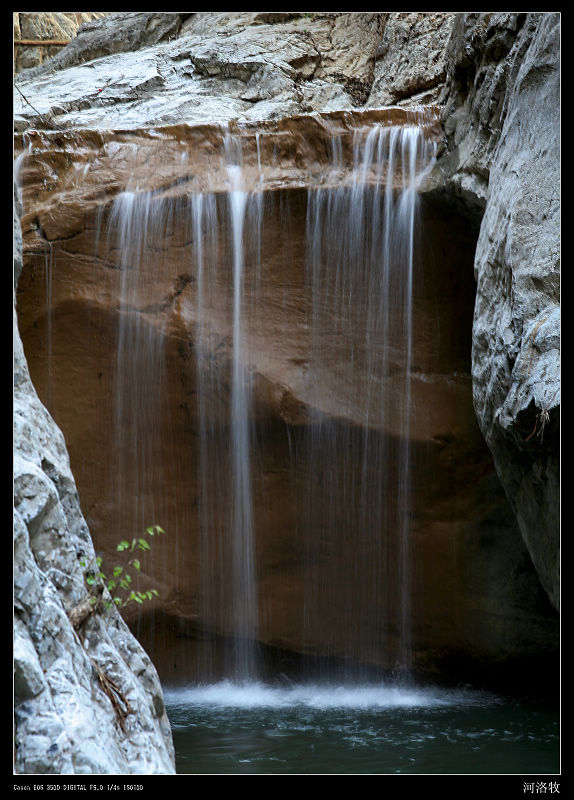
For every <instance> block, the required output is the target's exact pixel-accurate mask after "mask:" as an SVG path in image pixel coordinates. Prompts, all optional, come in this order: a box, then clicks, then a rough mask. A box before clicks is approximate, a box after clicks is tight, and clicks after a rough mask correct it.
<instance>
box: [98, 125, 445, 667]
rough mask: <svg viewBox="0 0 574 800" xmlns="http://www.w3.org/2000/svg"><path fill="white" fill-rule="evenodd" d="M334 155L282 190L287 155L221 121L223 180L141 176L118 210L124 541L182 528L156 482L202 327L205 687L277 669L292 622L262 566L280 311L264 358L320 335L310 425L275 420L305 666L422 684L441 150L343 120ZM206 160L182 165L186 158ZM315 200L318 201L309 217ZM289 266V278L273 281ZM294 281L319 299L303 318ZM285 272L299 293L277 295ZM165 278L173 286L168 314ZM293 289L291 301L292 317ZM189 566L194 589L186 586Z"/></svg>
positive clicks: (198, 507)
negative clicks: (429, 378) (268, 409)
mask: <svg viewBox="0 0 574 800" xmlns="http://www.w3.org/2000/svg"><path fill="white" fill-rule="evenodd" d="M325 127H326V129H327V131H328V130H329V126H328V124H326V125H325ZM283 141H285V140H283ZM327 143H328V146H329V148H330V159H329V161H328V164H327V165H326V167H325V168H324V169H323V171H322V172H321V173H320V174H318V175H315V177H314V178H313V179H310V180H309V181H307V183H306V186H305V188H302V187H301V186H298V187H297V188H296V189H293V188H292V187H289V186H287V187H283V186H280V187H279V190H277V191H271V190H270V189H269V183H268V171H271V172H272V170H273V168H274V161H273V158H274V155H273V153H274V151H273V149H272V148H270V147H269V146H268V142H267V141H266V132H265V131H261V132H259V131H258V132H257V133H256V134H255V136H252V137H251V140H249V135H245V134H244V133H242V132H241V130H239V131H238V132H237V131H234V132H233V133H232V131H231V130H230V129H228V128H226V129H222V130H221V136H220V140H219V152H218V153H216V151H215V150H214V155H213V159H214V162H213V163H214V169H213V176H215V174H216V173H217V170H218V169H219V172H218V173H217V178H216V177H213V185H211V184H210V180H207V181H205V180H202V181H200V180H199V178H198V177H197V175H195V174H194V173H193V171H191V172H190V173H189V177H188V178H186V180H185V182H183V183H184V185H183V188H177V184H176V182H175V181H174V182H173V184H172V185H173V186H175V187H176V188H177V191H173V192H172V191H171V190H170V187H169V186H168V187H167V188H166V187H164V188H163V189H161V190H157V189H155V190H154V189H140V188H139V186H138V180H139V178H140V177H141V176H142V175H144V176H145V171H142V166H141V164H139V165H138V164H136V163H135V162H134V171H133V176H132V184H131V185H129V186H126V187H125V189H124V191H122V192H120V193H119V194H118V195H117V196H116V198H115V200H114V201H113V203H112V205H111V210H110V212H109V214H108V220H107V225H108V235H107V238H108V240H109V242H113V244H112V245H109V246H110V247H111V252H112V253H113V256H114V259H115V267H116V271H117V272H118V275H119V290H118V295H119V308H118V313H119V320H120V322H119V326H118V335H117V344H116V390H115V397H114V413H113V418H114V421H115V422H114V425H115V429H116V446H117V453H118V455H117V475H118V479H117V505H118V509H121V513H119V514H118V519H119V520H120V522H119V527H120V529H121V526H122V522H121V519H124V518H127V517H129V518H130V519H131V520H136V525H137V526H139V527H140V528H144V527H145V526H147V525H148V524H150V523H153V522H159V523H162V524H163V519H162V514H163V513H164V509H163V507H162V506H161V504H160V505H159V506H158V504H157V502H156V501H154V491H153V484H154V481H157V482H158V485H159V483H160V482H161V480H160V476H159V475H158V473H157V470H159V469H160V466H158V465H159V463H160V459H158V458H156V451H155V449H154V448H158V447H161V446H162V444H161V440H162V437H163V439H164V440H165V439H166V437H167V436H172V434H171V433H170V431H169V426H170V420H169V415H170V413H172V412H170V411H169V402H168V401H167V400H166V397H165V395H167V393H168V389H166V388H165V383H166V381H167V380H168V379H169V374H170V366H169V364H168V360H169V357H168V353H167V352H166V349H165V347H166V345H165V341H166V337H167V336H168V335H169V334H168V332H167V331H166V329H165V327H166V325H168V324H172V323H169V322H168V320H169V319H170V316H169V314H172V319H174V320H176V321H177V323H178V325H179V324H181V325H182V330H185V332H186V333H185V336H184V339H183V341H182V342H181V343H180V345H179V349H180V350H181V351H182V352H185V353H186V354H190V355H191V354H192V358H191V359H189V361H187V358H188V356H187V355H186V364H187V366H186V369H189V370H190V373H189V375H186V376H185V380H186V381H187V383H186V385H187V386H188V387H189V392H190V394H189V396H190V398H192V400H193V405H190V410H189V414H190V416H189V423H188V425H189V426H190V428H192V429H193V430H194V431H195V432H196V433H195V434H194V436H195V437H196V438H195V445H194V447H195V451H194V452H195V454H196V456H195V460H194V461H191V462H190V466H188V467H186V468H187V469H190V470H191V472H190V473H189V481H188V482H189V487H190V488H189V494H190V496H189V497H186V498H185V504H186V512H185V514H184V512H181V514H179V512H178V517H177V519H178V522H177V527H176V531H175V543H174V546H175V549H176V552H177V547H178V541H181V540H182V537H186V538H187V537H190V536H192V535H193V536H195V535H196V534H195V533H194V531H196V532H197V547H196V548H195V550H194V559H196V560H197V564H198V566H197V579H196V585H195V584H194V588H193V591H192V594H191V596H192V598H193V603H194V606H193V616H194V617H195V618H196V619H197V622H196V623H195V628H196V630H197V632H198V638H199V641H200V642H201V643H202V645H201V647H199V648H196V649H195V650H194V653H195V656H194V657H195V658H196V660H198V661H201V665H200V666H199V667H198V669H197V671H198V672H199V673H200V674H201V675H203V676H204V678H205V679H207V680H211V679H214V678H216V677H222V676H224V677H229V678H231V679H233V680H235V681H238V682H244V681H246V680H249V679H253V678H256V677H258V676H260V675H261V676H262V675H263V673H264V668H263V662H264V658H263V656H262V654H261V652H260V650H259V645H258V642H259V641H260V640H264V636H263V635H262V631H263V629H264V626H265V625H266V624H267V623H268V622H269V618H270V617H272V616H273V614H274V613H277V609H276V606H274V605H273V603H269V602H268V600H269V598H268V597H267V596H266V595H265V592H266V591H268V590H269V586H270V583H269V581H270V578H269V575H268V573H267V572H266V568H265V566H264V564H265V561H264V558H266V557H267V558H268V557H269V556H268V555H267V553H266V552H265V553H264V554H263V555H262V553H263V551H264V550H265V547H267V548H269V545H268V543H267V542H268V540H269V537H272V536H273V531H272V530H269V529H265V528H264V526H265V525H268V524H269V522H268V521H267V522H265V521H264V518H265V520H269V519H273V509H270V505H271V504H272V501H271V500H270V499H268V498H267V495H266V492H267V488H266V482H265V480H264V479H263V477H262V474H263V473H262V466H261V464H262V462H263V461H264V460H265V458H268V457H269V456H267V455H266V451H265V447H267V446H268V445H267V443H266V438H265V437H266V436H267V434H268V429H267V428H265V427H264V426H265V425H266V424H270V425H271V423H261V422H258V421H257V420H258V416H257V414H258V413H259V412H258V410H257V409H256V408H255V404H257V403H259V404H260V405H261V404H262V403H263V405H264V406H265V403H267V402H268V400H267V399H266V398H267V394H265V393H266V392H267V391H268V390H267V389H265V387H266V386H268V385H273V384H272V379H271V378H269V377H268V376H267V375H266V374H265V372H264V368H262V366H261V363H262V361H261V359H262V356H261V345H262V337H264V336H265V335H267V334H263V333H262V332H261V331H260V330H259V325H260V321H261V320H262V319H263V318H264V316H265V305H266V304H268V303H269V302H271V301H272V302H273V303H274V304H277V305H274V308H276V310H277V315H278V316H277V321H276V325H275V329H276V330H277V331H279V333H278V334H277V333H276V332H275V329H274V330H273V331H272V332H271V335H272V336H273V337H275V338H273V339H272V341H271V342H270V343H268V342H266V341H263V345H264V349H265V347H268V348H271V349H273V348H275V349H276V348H277V347H280V346H281V336H282V330H283V327H282V326H284V325H285V324H286V322H287V324H288V322H289V313H293V314H294V315H297V325H298V326H299V327H300V329H301V330H304V331H305V334H304V336H302V339H301V341H300V343H299V344H298V347H299V349H300V351H301V352H300V357H298V358H297V359H293V360H294V361H296V362H297V363H301V364H303V366H302V367H301V370H302V375H303V378H302V381H301V384H300V386H299V387H298V388H297V391H298V392H299V394H300V396H301V398H302V403H303V404H304V406H305V408H306V409H307V412H308V415H307V417H306V419H305V421H304V422H303V423H296V424H295V423H292V422H291V421H290V420H289V419H288V418H286V420H285V422H282V421H281V419H280V418H277V417H275V418H274V420H273V423H272V428H269V430H272V436H274V437H276V438H275V440H274V441H276V442H279V444H277V447H283V446H284V447H285V449H284V451H283V452H285V453H286V458H287V459H288V462H289V463H288V466H287V469H286V471H285V473H284V474H285V480H286V482H288V483H289V484H290V486H291V487H292V489H291V492H292V497H291V503H292V508H290V509H288V510H286V512H285V513H286V514H287V516H288V517H289V523H288V524H289V525H292V529H291V533H290V536H291V538H292V544H291V545H290V547H291V549H292V551H293V553H295V555H294V556H293V559H294V566H292V568H291V569H292V575H293V583H292V584H289V586H288V587H287V590H288V591H289V592H291V593H294V592H299V588H298V587H301V590H300V599H299V595H297V599H296V603H295V605H294V607H293V608H294V610H293V612H292V618H291V619H289V625H290V626H291V627H292V628H293V629H297V630H298V631H299V633H298V634H297V635H298V637H299V642H298V644H299V646H300V648H301V652H306V649H307V643H311V648H312V652H313V654H316V653H320V655H321V659H320V660H321V662H322V663H324V664H328V663H329V662H331V661H333V660H338V661H342V662H344V663H345V664H346V665H347V668H346V671H347V675H348V677H350V678H357V679H360V678H362V677H363V675H362V672H361V670H362V665H365V664H366V665H369V664H380V663H382V662H384V663H387V664H391V665H392V666H393V667H396V668H397V670H399V671H400V672H401V674H404V673H405V672H406V671H408V669H409V666H410V663H411V582H412V576H411V561H412V558H411V545H410V517H409V515H410V491H411V488H410V472H411V453H410V445H409V440H410V425H411V417H412V414H413V413H414V409H413V400H412V392H411V373H412V370H413V363H412V362H413V331H412V304H413V286H414V285H415V282H416V265H417V252H418V250H417V231H418V224H417V214H418V199H417V198H418V193H417V189H418V184H419V182H420V180H421V179H422V176H423V175H424V174H425V171H426V170H427V169H428V168H429V166H430V164H431V163H432V159H433V155H434V143H433V142H432V140H431V139H430V138H428V137H427V134H426V132H425V131H424V128H423V126H418V125H416V124H412V123H411V124H404V123H403V124H400V125H393V124H388V123H386V124H372V125H368V126H364V127H353V128H351V129H350V130H348V129H345V128H344V126H343V129H341V128H340V127H339V128H334V129H333V131H332V135H330V136H329V137H328V138H327ZM247 145H248V146H247ZM189 154H190V153H189V152H186V153H182V155H181V164H184V162H185V163H188V162H189V161H190V159H189V158H188V156H189ZM218 159H219V161H218ZM191 169H192V166H190V170H191ZM222 175H223V176H224V178H223V182H222V180H221V176H222ZM295 206H297V208H301V209H303V211H302V212H299V211H297V214H299V216H297V214H295V212H294V210H293V209H294V208H295ZM271 219H272V220H273V224H274V225H275V228H274V231H275V232H274V234H273V240H272V242H271V241H270V240H269V231H268V228H267V226H268V224H269V220H271ZM299 220H300V221H299ZM297 237H299V239H297ZM175 239H177V248H176V251H177V252H178V253H181V254H182V255H181V256H180V255H178V258H180V259H181V260H180V261H178V269H179V275H177V277H176V278H175V280H174V273H173V266H172V265H170V263H169V258H168V257H167V256H164V252H165V253H168V252H169V247H170V243H171V242H172V240H175ZM295 240H297V241H295ZM299 240H300V244H298V243H297V242H299ZM297 248H299V249H297ZM292 253H295V255H294V256H293V255H292ZM291 258H298V261H297V262H295V261H291V260H290V259H291ZM271 261H273V263H274V265H275V266H274V269H276V270H277V269H280V272H279V273H277V272H276V273H275V277H272V276H270V269H271V268H270V263H271ZM295 263H297V264H299V263H300V264H301V266H295ZM277 264H279V265H280V266H279V267H277V266H276V265H277ZM170 270H171V272H170ZM295 273H297V277H296V280H298V281H300V282H301V283H302V284H303V286H304V289H303V294H302V295H301V301H300V302H301V304H302V306H304V307H301V308H299V307H297V308H295V307H293V309H292V312H290V311H289V308H290V306H289V296H290V295H289V292H290V288H289V280H295V278H294V277H293V275H294V274H295ZM278 274H279V276H280V278H281V280H282V281H284V283H282V284H281V287H278V286H277V284H276V283H275V284H273V283H272V282H273V280H275V281H277V275H278ZM113 279H114V280H118V277H117V276H114V278H113ZM160 283H161V285H163V286H164V287H169V286H170V285H171V286H172V288H171V289H169V290H168V288H165V289H164V291H165V293H166V295H165V296H164V297H163V298H161V299H159V300H158V299H157V296H155V298H156V299H155V302H153V303H152V302H150V299H149V298H150V297H154V291H153V287H154V286H156V285H159V284H160ZM174 286H175V288H174ZM270 286H271V288H270ZM281 293H282V294H281ZM156 295H157V290H156ZM281 296H283V298H288V299H287V301H284V302H286V305H285V306H284V307H281ZM166 311H169V313H164V312H166ZM162 315H163V316H162ZM182 320H183V322H181V321H182ZM258 348H259V350H258ZM294 374H295V373H294ZM262 387H263V389H262ZM262 391H263V395H262V394H261V392H262ZM262 398H263V399H262ZM185 405H187V404H185ZM262 425H263V427H262ZM282 441H284V442H285V445H282V444H281V442H282ZM134 464H135V468H134ZM162 485H165V482H164V484H162ZM192 487H193V488H192ZM193 494H195V498H192V496H191V495H193ZM162 503H163V500H162ZM166 504H167V500H166ZM128 507H129V508H128ZM166 508H167V505H166ZM189 509H193V514H194V515H195V518H193V519H192V518H191V517H190V516H189ZM186 514H187V515H188V516H186ZM122 515H123V516H122ZM172 534H173V531H172ZM298 542H300V543H301V544H300V546H299V544H297V543H298ZM262 546H263V549H262ZM262 559H263V561H262ZM175 560H176V564H177V566H176V572H177V581H178V582H179V583H178V585H185V583H186V574H185V573H184V572H183V569H184V567H183V566H180V563H179V560H178V559H177V557H176V559H175ZM295 562H296V564H295ZM180 570H182V572H181V573H180ZM165 577H166V580H168V582H169V576H168V575H166V576H165ZM190 579H191V577H190ZM293 587H295V588H293ZM271 588H272V589H273V588H274V587H273V586H272V587H271ZM191 602H192V601H190V604H191ZM341 640H344V642H345V645H344V647H341ZM221 641H225V643H226V644H225V646H224V648H223V655H222V654H221V652H219V651H218V648H219V647H220V643H221ZM382 648H384V649H385V653H384V654H382V653H381V649H382ZM198 653H199V655H198Z"/></svg>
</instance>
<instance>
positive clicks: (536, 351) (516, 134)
mask: <svg viewBox="0 0 574 800" xmlns="http://www.w3.org/2000/svg"><path fill="white" fill-rule="evenodd" d="M447 64H448V66H447V80H446V88H445V90H444V91H443V94H442V96H441V102H442V103H444V111H443V120H444V127H445V133H446V151H445V153H444V155H443V157H442V158H441V159H440V162H439V165H438V168H437V172H438V173H440V174H437V175H435V176H434V178H435V179H436V180H437V182H439V183H440V184H441V185H442V186H443V187H446V191H448V192H449V193H450V195H451V197H452V198H457V199H458V201H459V202H460V203H462V204H464V206H465V207H466V209H467V211H466V213H467V214H468V216H469V218H476V217H477V216H478V217H482V221H481V227H480V234H479V237H478V242H477V248H476V255H475V262H474V270H475V276H476V280H477V298H476V304H475V311H474V323H473V347H472V376H473V396H474V406H475V409H476V414H477V418H478V421H479V425H480V427H481V430H482V432H483V434H484V437H485V439H486V442H487V443H488V446H489V448H490V450H491V451H492V453H493V455H494V459H495V463H496V468H497V472H498V475H499V477H500V479H501V482H502V484H503V486H504V487H505V489H506V492H507V495H508V497H509V500H510V502H511V505H512V507H513V509H514V512H515V514H516V518H517V520H518V523H519V525H520V530H521V532H522V536H523V538H524V541H525V542H526V545H527V547H528V550H529V552H530V555H531V557H532V560H533V563H534V565H535V567H536V570H537V572H538V575H539V577H540V580H541V583H542V585H543V586H544V588H545V590H546V592H547V593H548V596H549V598H550V599H551V602H552V603H553V604H554V606H555V607H556V608H558V607H559V597H560V489H559V484H560V478H559V450H560V434H559V416H560V193H559V189H558V187H559V185H560V15H559V14H557V13H548V14H546V13H537V14H521V13H504V14H465V15H460V16H459V17H458V18H457V20H456V25H455V28H454V30H453V35H452V38H451V40H450V43H449V46H448V51H447Z"/></svg>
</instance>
